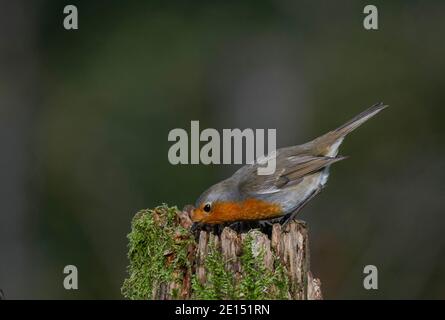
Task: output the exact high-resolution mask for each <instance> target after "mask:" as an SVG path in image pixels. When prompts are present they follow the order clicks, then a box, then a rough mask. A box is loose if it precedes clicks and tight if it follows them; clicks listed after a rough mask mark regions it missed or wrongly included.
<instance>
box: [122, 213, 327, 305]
mask: <svg viewBox="0 0 445 320" xmlns="http://www.w3.org/2000/svg"><path fill="white" fill-rule="evenodd" d="M157 209H158V208H157ZM157 214H158V211H156V214H155V215H154V216H153V219H154V220H155V221H156V222H158V221H159V223H160V226H159V227H160V228H162V223H164V222H163V221H164V220H163V219H159V217H158V216H157ZM175 224H176V226H177V227H175ZM191 225H192V221H191V220H190V218H189V215H188V213H187V212H185V211H177V213H176V218H175V219H174V222H173V226H171V225H170V226H169V230H173V232H174V240H175V242H174V243H176V244H178V245H179V244H180V243H185V242H183V241H189V242H186V243H187V245H186V246H185V247H184V248H185V252H182V254H185V255H186V259H185V260H184V259H183V260H181V261H186V262H187V263H183V264H182V265H174V264H173V261H175V258H176V257H175V254H176V255H178V252H177V251H175V250H167V251H166V252H165V253H164V258H165V263H166V267H167V266H169V265H170V266H174V270H173V271H172V273H171V275H172V276H171V277H170V278H169V279H170V280H169V281H158V280H156V281H155V282H153V283H152V288H151V290H152V292H151V294H149V295H150V296H151V297H150V298H151V299H177V298H179V299H199V298H202V297H205V298H217V299H233V298H235V299H243V298H248V299H252V298H254V299H256V298H266V299H269V298H272V299H293V300H304V299H311V300H319V299H322V293H321V282H320V280H319V279H316V278H314V277H313V275H312V273H311V272H310V261H309V245H308V230H307V226H306V223H304V222H302V221H293V222H290V223H289V224H288V225H287V226H285V227H282V226H281V225H280V224H278V223H276V224H273V225H272V226H267V225H266V226H260V225H257V227H258V228H255V229H250V230H249V229H246V228H239V229H244V230H243V231H242V232H240V231H235V230H234V229H232V228H229V227H224V228H222V230H221V228H210V229H209V230H199V231H197V233H196V234H194V235H193V234H191V233H188V234H186V235H184V234H181V233H180V232H179V231H177V232H176V231H174V230H176V228H178V230H179V228H181V227H182V228H185V229H187V230H190V227H191ZM237 229H238V228H237ZM182 230H183V231H184V229H182ZM186 233H187V232H186ZM187 237H189V238H187ZM155 249H156V247H154V248H150V249H149V250H155ZM141 250H145V249H143V248H142V249H141ZM247 251H250V252H247ZM172 252H176V253H175V254H174V253H172ZM246 253H250V255H248V254H246ZM130 259H131V257H130ZM218 259H220V261H221V268H220V269H217V270H216V271H215V270H213V271H212V268H215V264H216V265H217V262H218V261H219V260H218ZM249 259H250V260H249ZM210 262H211V263H210ZM160 271H161V270H160ZM255 272H258V274H257V275H255ZM138 273H139V272H135V274H138ZM280 275H282V276H281V278H280ZM137 276H141V275H139V274H138V275H137ZM142 276H143V275H142ZM218 277H219V278H218ZM249 277H251V278H252V279H249ZM130 278H131V277H130ZM257 278H258V279H257ZM268 278H270V279H268ZM283 278H284V280H285V281H284V282H285V284H286V285H285V286H284V285H283V283H284V282H283V281H281V280H283ZM269 280H270V281H269ZM218 281H219V282H221V284H218ZM129 283H130V281H129ZM218 285H219V286H220V287H218V288H214V290H213V291H212V290H210V291H209V292H210V293H209V292H207V291H206V290H209V288H210V287H212V286H213V287H216V286H218ZM261 286H263V287H261ZM129 287H130V289H131V284H127V288H126V290H127V291H128V288H129ZM250 289H252V290H253V291H255V290H257V291H258V290H260V291H259V292H256V293H255V294H252V295H250V293H249V290H250ZM200 290H202V291H203V292H204V293H203V292H199V291H200ZM283 290H284V291H283ZM139 291H140V290H139ZM139 291H138V292H139ZM127 296H130V295H129V294H127ZM140 296H141V295H140V294H138V295H136V297H140ZM142 296H144V295H142ZM130 297H134V295H131V296H130Z"/></svg>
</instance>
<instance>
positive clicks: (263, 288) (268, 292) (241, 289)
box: [121, 205, 289, 299]
mask: <svg viewBox="0 0 445 320" xmlns="http://www.w3.org/2000/svg"><path fill="white" fill-rule="evenodd" d="M176 212H177V208H176V207H172V208H169V207H168V206H166V205H162V206H159V207H157V208H155V209H153V210H142V211H140V212H138V213H137V214H136V215H135V217H134V218H133V221H132V224H131V232H130V234H129V235H128V240H129V244H128V249H129V251H128V259H129V261H130V265H129V266H128V278H127V279H125V280H124V283H123V286H122V289H121V290H122V294H123V295H124V297H126V298H128V299H153V298H154V296H153V289H154V288H159V286H160V284H162V283H170V282H172V281H176V282H178V283H181V282H182V281H181V280H182V279H181V277H182V274H184V271H187V272H189V271H190V272H191V271H192V269H193V267H194V266H192V265H191V264H190V262H189V260H188V248H189V246H190V245H191V244H195V245H196V243H195V240H194V237H193V236H192V234H191V233H190V232H189V230H187V229H184V228H183V227H181V226H180V225H179V224H178V222H177V221H176ZM253 232H257V231H255V230H252V231H250V232H249V233H248V234H247V236H246V238H245V240H244V244H243V249H242V255H241V257H240V264H241V270H242V276H241V277H239V278H238V279H236V277H234V274H233V272H231V271H228V270H227V269H226V268H225V265H226V264H227V263H229V262H230V261H227V260H225V258H224V257H223V256H222V254H221V252H220V251H218V250H216V248H214V247H210V248H209V254H208V256H207V257H206V260H205V265H204V267H205V268H206V276H207V281H206V282H205V283H204V284H201V283H199V281H198V280H197V278H196V275H193V277H192V296H193V298H195V299H287V298H288V297H287V294H288V291H289V284H288V279H287V276H286V272H285V270H284V268H283V266H282V265H281V263H280V261H279V260H278V259H275V265H274V269H275V271H274V272H272V271H270V270H269V269H268V268H266V267H265V266H264V263H263V257H264V253H263V252H260V253H259V254H258V255H254V254H253V250H252V235H253ZM178 271H180V272H178ZM177 294H178V292H177ZM172 295H173V297H175V293H174V292H173V294H172Z"/></svg>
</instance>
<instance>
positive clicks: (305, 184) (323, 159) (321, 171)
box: [190, 102, 388, 228]
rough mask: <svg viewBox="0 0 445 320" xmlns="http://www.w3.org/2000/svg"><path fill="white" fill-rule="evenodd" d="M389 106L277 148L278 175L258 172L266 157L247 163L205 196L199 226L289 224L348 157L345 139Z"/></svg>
mask: <svg viewBox="0 0 445 320" xmlns="http://www.w3.org/2000/svg"><path fill="white" fill-rule="evenodd" d="M386 107H388V106H387V105H385V104H383V103H382V102H380V103H376V104H374V105H373V106H371V107H370V108H368V109H366V110H365V111H363V112H361V113H360V114H358V115H357V116H355V117H354V118H352V119H351V120H349V121H348V122H346V123H345V124H343V125H342V126H340V127H338V128H337V129H335V130H332V131H329V132H327V133H326V134H324V135H322V136H319V137H318V138H316V139H314V140H312V141H310V142H307V143H304V144H301V145H296V146H290V147H284V148H280V149H277V150H276V152H274V153H273V154H272V155H271V156H272V157H275V161H276V170H275V172H274V173H273V174H270V175H258V174H257V169H258V167H259V166H261V164H262V163H263V164H264V158H263V159H260V158H258V159H256V160H255V161H254V162H252V163H250V164H246V165H244V166H243V167H241V168H240V169H238V170H237V171H236V172H235V173H234V174H233V175H232V176H231V177H229V178H227V179H225V180H223V181H221V182H218V183H216V184H214V185H213V186H211V187H210V188H208V189H207V190H206V191H204V192H203V193H202V194H201V195H200V196H199V198H198V199H197V200H196V203H195V206H194V207H193V209H192V210H191V212H190V218H191V220H192V221H193V222H194V226H193V227H194V228H196V226H198V225H220V224H226V223H237V222H241V223H242V222H252V221H266V222H267V221H277V220H278V222H279V223H281V224H282V225H283V226H285V225H287V224H288V223H289V222H290V221H292V220H293V219H295V217H296V215H297V214H298V213H299V212H300V211H301V210H302V208H303V207H304V206H305V205H306V204H307V203H308V202H309V201H311V200H312V199H313V198H314V197H315V196H316V195H318V194H319V193H320V192H321V191H322V190H323V189H324V188H325V186H326V183H327V181H328V177H329V169H330V167H331V165H332V164H334V163H336V162H339V161H341V160H344V159H346V158H347V157H345V156H341V155H338V152H339V147H340V145H341V144H342V142H343V140H344V138H345V136H346V135H347V134H349V133H350V132H352V131H354V130H355V129H357V128H358V127H359V126H361V125H362V124H363V123H364V122H366V121H367V120H369V119H371V118H372V117H374V116H375V115H376V114H377V113H379V112H380V111H382V110H383V109H385V108H386Z"/></svg>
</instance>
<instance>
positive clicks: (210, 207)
mask: <svg viewBox="0 0 445 320" xmlns="http://www.w3.org/2000/svg"><path fill="white" fill-rule="evenodd" d="M203 210H204V211H205V212H207V213H208V212H210V210H212V205H211V204H210V202H207V203H206V204H205V205H204V208H203Z"/></svg>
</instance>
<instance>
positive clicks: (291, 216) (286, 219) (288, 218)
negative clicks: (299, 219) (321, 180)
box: [280, 186, 323, 227]
mask: <svg viewBox="0 0 445 320" xmlns="http://www.w3.org/2000/svg"><path fill="white" fill-rule="evenodd" d="M321 190H323V187H322V186H319V187H317V189H315V190H314V191H312V192H311V193H310V195H309V196H308V197H307V198H306V199H305V200H303V202H301V203H300V205H299V206H298V207H297V208H296V209H295V210H294V211H292V212H291V213H289V214H288V215H287V216H285V217H283V219H281V221H280V222H282V223H281V225H282V226H283V227H285V226H287V224H288V223H289V222H291V221H292V220H294V218H295V216H296V215H297V214H298V213H299V212H300V211H301V209H303V208H304V206H305V205H307V204H308V202H309V201H311V200H312V199H313V198H314V197H315V196H316V195H317V194H319V193H320V192H321Z"/></svg>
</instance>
